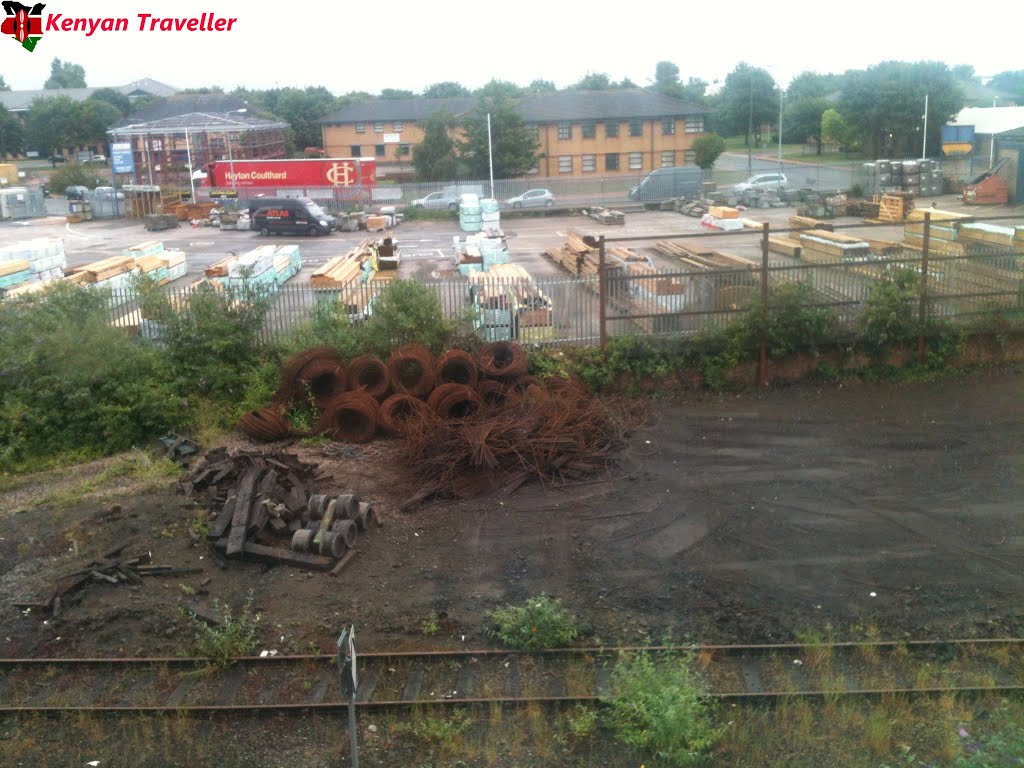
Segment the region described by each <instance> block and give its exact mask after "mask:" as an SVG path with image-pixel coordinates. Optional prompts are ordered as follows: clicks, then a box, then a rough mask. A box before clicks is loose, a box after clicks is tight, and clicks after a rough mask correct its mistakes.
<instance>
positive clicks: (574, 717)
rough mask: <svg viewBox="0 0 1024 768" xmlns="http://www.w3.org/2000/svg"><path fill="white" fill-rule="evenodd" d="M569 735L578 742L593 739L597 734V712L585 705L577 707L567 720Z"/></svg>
mask: <svg viewBox="0 0 1024 768" xmlns="http://www.w3.org/2000/svg"><path fill="white" fill-rule="evenodd" d="M565 720H566V724H567V725H568V727H569V734H570V735H571V736H572V738H573V739H574V740H576V741H584V740H585V739H590V738H593V736H594V734H595V733H597V711H596V710H595V709H594V708H593V707H587V706H584V705H583V704H577V705H575V706H574V707H573V708H572V709H571V710H569V714H568V715H567V716H566V718H565Z"/></svg>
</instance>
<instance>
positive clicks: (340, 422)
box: [318, 392, 380, 443]
mask: <svg viewBox="0 0 1024 768" xmlns="http://www.w3.org/2000/svg"><path fill="white" fill-rule="evenodd" d="M379 409H380V404H379V403H378V402H377V401H376V399H374V398H373V397H372V396H370V395H368V394H366V393H365V392H343V393H342V394H340V395H336V396H335V397H333V398H331V400H329V401H328V402H327V404H326V405H324V409H323V412H322V413H321V414H320V424H319V426H318V431H320V432H324V433H326V434H327V436H328V437H330V438H331V439H332V440H337V441H338V442H340V443H368V442H370V441H371V440H373V436H374V435H375V434H376V433H377V411H378V410H379Z"/></svg>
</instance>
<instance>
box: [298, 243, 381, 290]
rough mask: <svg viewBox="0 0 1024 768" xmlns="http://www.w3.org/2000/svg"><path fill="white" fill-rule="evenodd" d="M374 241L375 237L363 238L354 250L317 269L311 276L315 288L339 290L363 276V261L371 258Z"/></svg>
mask: <svg viewBox="0 0 1024 768" xmlns="http://www.w3.org/2000/svg"><path fill="white" fill-rule="evenodd" d="M374 242H375V241H374V240H373V239H368V240H363V241H361V242H360V243H359V244H358V245H356V246H355V247H354V248H352V250H350V251H348V252H347V253H343V254H341V255H339V256H335V257H334V258H332V259H331V260H330V261H328V262H327V263H326V264H324V265H323V266H322V267H320V268H319V269H317V270H316V271H315V272H314V273H313V276H312V277H311V278H310V283H311V284H312V286H313V289H314V290H337V289H339V288H344V287H345V286H347V285H348V284H349V283H351V282H352V281H353V280H355V279H357V278H359V277H361V275H362V272H363V262H365V261H367V260H368V259H369V258H370V256H371V254H370V247H371V246H372V245H373V244H374Z"/></svg>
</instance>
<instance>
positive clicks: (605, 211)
mask: <svg viewBox="0 0 1024 768" xmlns="http://www.w3.org/2000/svg"><path fill="white" fill-rule="evenodd" d="M587 215H588V216H589V217H590V218H592V219H593V220H594V221H599V222H600V223H602V224H625V223H626V214H624V213H623V212H622V211H616V210H612V209H611V208H591V209H589V211H588V213H587Z"/></svg>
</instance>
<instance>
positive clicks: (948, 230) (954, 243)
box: [903, 209, 974, 256]
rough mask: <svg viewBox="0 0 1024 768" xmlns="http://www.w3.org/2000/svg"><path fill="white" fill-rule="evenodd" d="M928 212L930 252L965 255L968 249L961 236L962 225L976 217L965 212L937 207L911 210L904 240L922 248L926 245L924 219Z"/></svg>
mask: <svg viewBox="0 0 1024 768" xmlns="http://www.w3.org/2000/svg"><path fill="white" fill-rule="evenodd" d="M926 214H928V216H929V219H930V223H929V227H928V250H929V252H934V253H942V254H945V255H948V256H963V255H965V254H966V252H967V249H966V246H965V244H964V243H963V242H961V237H960V227H961V226H962V225H964V224H969V223H970V222H972V221H974V217H973V216H970V215H968V214H963V213H953V212H951V211H940V210H936V209H931V210H921V209H918V210H916V211H911V212H910V213H909V214H908V215H907V223H906V225H905V226H904V227H903V241H904V242H905V243H906V244H907V245H909V246H910V247H912V248H914V249H915V250H921V249H922V248H923V247H924V229H925V225H924V220H925V215H926Z"/></svg>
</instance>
